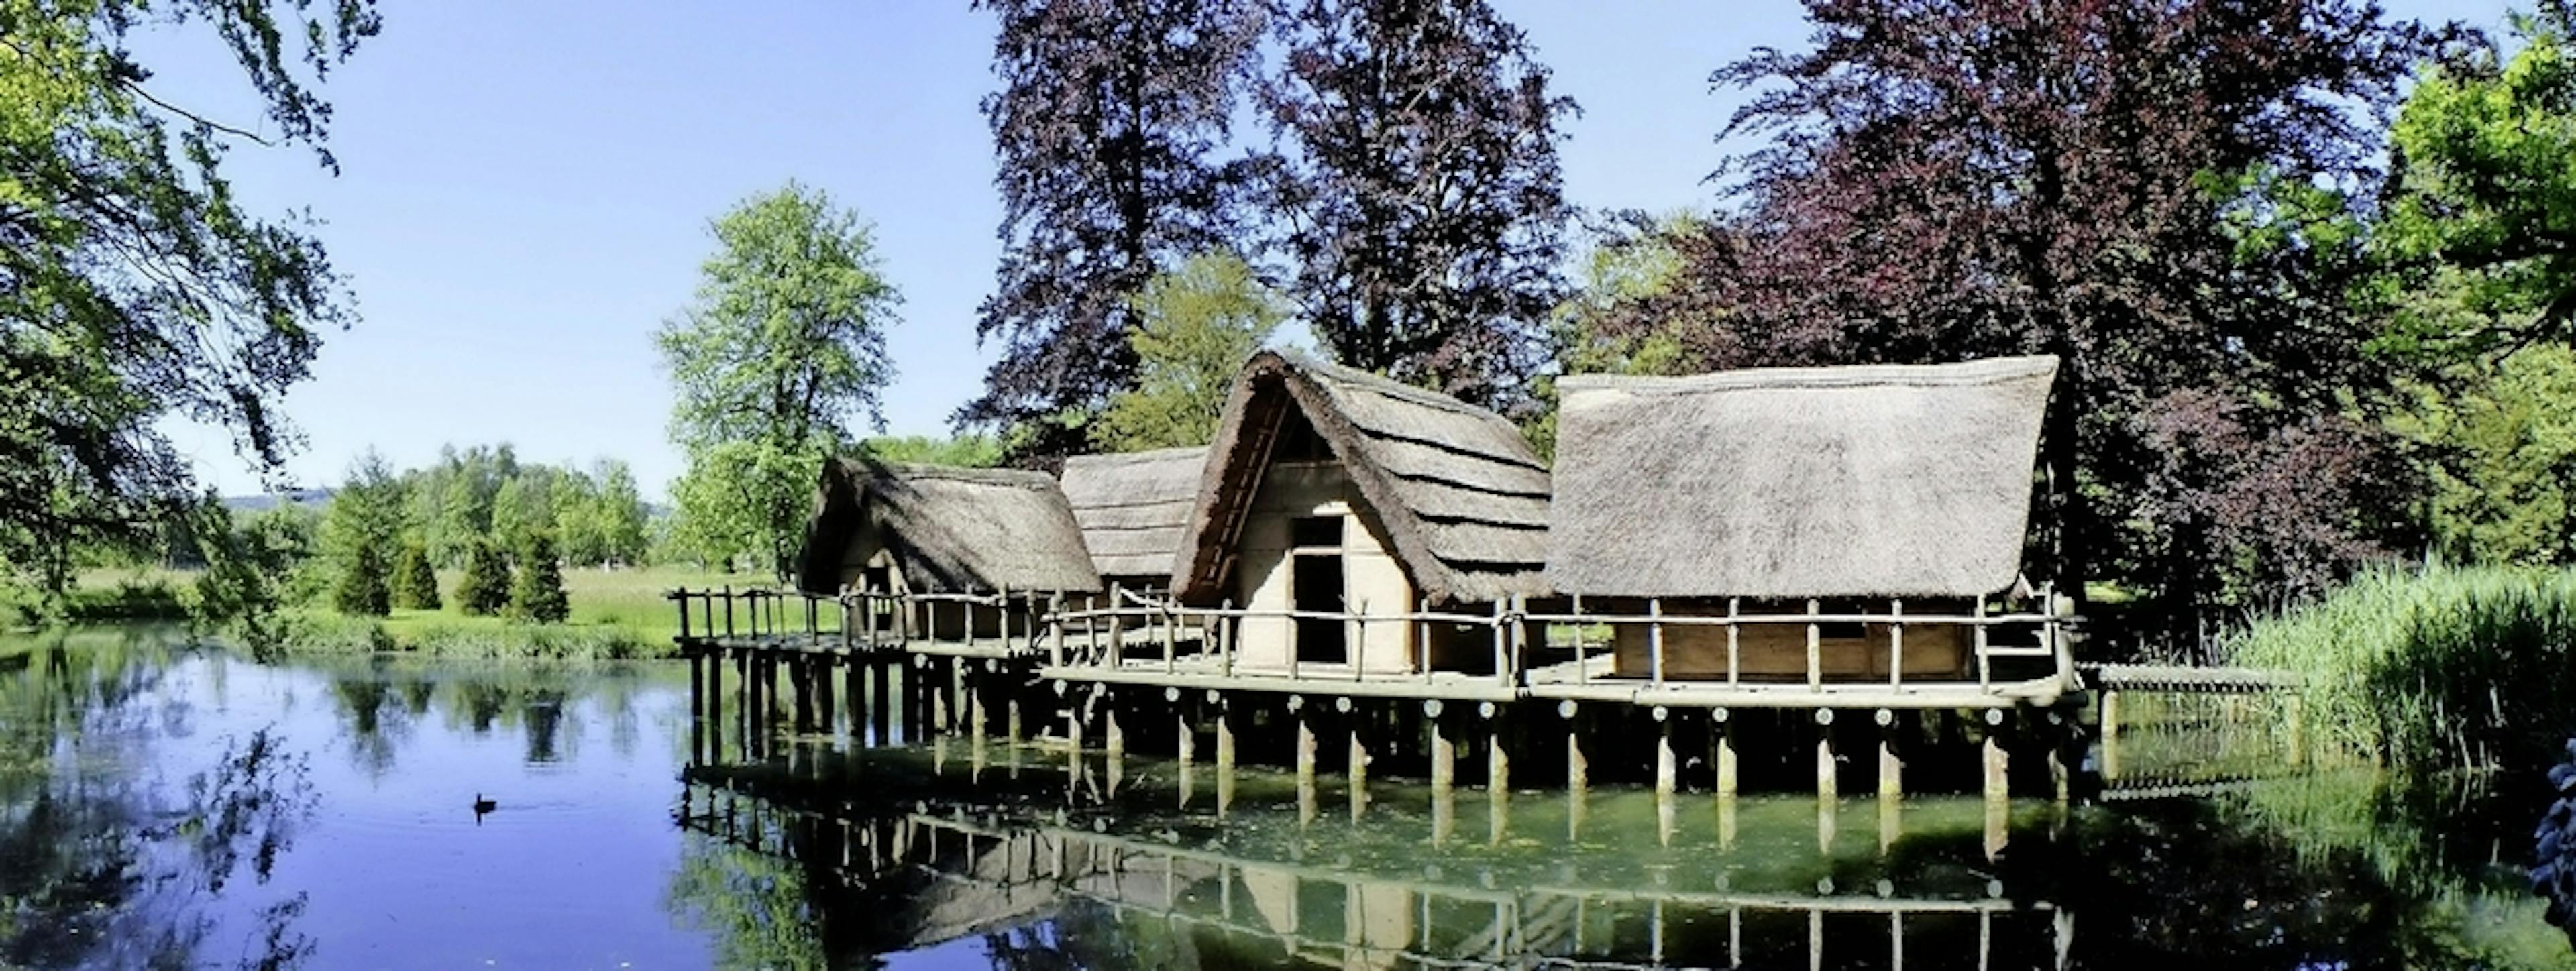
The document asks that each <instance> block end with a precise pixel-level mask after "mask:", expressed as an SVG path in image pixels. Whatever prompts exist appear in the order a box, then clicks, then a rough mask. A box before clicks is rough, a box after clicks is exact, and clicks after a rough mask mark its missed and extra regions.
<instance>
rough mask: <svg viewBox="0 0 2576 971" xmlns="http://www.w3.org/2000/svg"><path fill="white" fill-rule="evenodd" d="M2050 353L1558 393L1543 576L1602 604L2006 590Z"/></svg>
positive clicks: (2016, 560)
mask: <svg viewBox="0 0 2576 971" xmlns="http://www.w3.org/2000/svg"><path fill="white" fill-rule="evenodd" d="M2056 375H2057V359H2056V358H2053V357H2021V358H2004V359H1997V360H1989V361H1975V362H1970V363H1966V364H1944V365H1935V366H1929V367H1909V366H1879V367H1846V368H1790V369H1778V370H1756V371H1733V372H1722V373H1718V374H1704V375H1698V376H1694V377H1682V378H1656V377H1609V376H1599V375H1585V376H1579V377H1569V378H1566V379H1564V380H1563V381H1561V382H1559V383H1558V388H1560V389H1561V390H1562V391H1563V392H1564V399H1563V405H1562V408H1563V410H1562V411H1561V412H1560V413H1559V415H1558V418H1557V429H1558V431H1557V471H1556V489H1557V491H1556V502H1555V504H1554V512H1553V514H1552V518H1551V519H1550V521H1549V526H1550V529H1549V536H1550V538H1551V539H1550V543H1551V549H1550V552H1549V557H1548V579H1549V580H1550V581H1552V582H1553V583H1554V585H1555V586H1556V587H1557V588H1558V589H1559V590H1560V591H1561V592H1564V593H1572V594H1584V595H1600V596H1636V597H1686V596H1743V597H1902V596H1923V597H1938V596H1979V595H1984V594H1988V593H1993V592H1995V591H1998V590H2002V589H2004V588H2006V587H2009V586H2011V585H2012V584H2013V581H2014V579H2015V577H2016V576H2017V575H2018V573H2019V570H2020V564H2021V551H2022V539H2023V533H2024V531H2025V529H2026V528H2027V524H2028V519H2029V514H2030V494H2031V484H2032V478H2031V468H2032V459H2033V453H2034V450H2035V449H2036V448H2037V447H2038V441H2039V430H2040V420H2041V417H2042V415H2043V413H2044V412H2045V410H2046V408H2047V404H2048V395H2049V388H2050V385H2051V383H2052V382H2053V381H2054V380H2055V379H2056Z"/></svg>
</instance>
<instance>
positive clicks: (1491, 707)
mask: <svg viewBox="0 0 2576 971" xmlns="http://www.w3.org/2000/svg"><path fill="white" fill-rule="evenodd" d="M1476 711H1477V713H1478V714H1480V715H1483V716H1484V718H1485V738H1486V741H1485V799H1486V803H1487V806H1488V807H1489V809H1490V810H1491V813H1490V816H1489V819H1490V823H1489V824H1488V827H1487V830H1488V832H1487V837H1486V839H1487V840H1488V841H1489V842H1491V843H1493V844H1494V845H1497V846H1499V845H1501V844H1502V842H1503V834H1504V833H1506V832H1509V831H1510V830H1511V810H1512V746H1511V735H1510V731H1511V715H1510V713H1508V712H1505V711H1503V710H1502V709H1501V708H1499V707H1497V706H1496V705H1495V704H1494V703H1493V702H1490V701H1487V702H1482V703H1480V704H1478V705H1477V706H1476Z"/></svg>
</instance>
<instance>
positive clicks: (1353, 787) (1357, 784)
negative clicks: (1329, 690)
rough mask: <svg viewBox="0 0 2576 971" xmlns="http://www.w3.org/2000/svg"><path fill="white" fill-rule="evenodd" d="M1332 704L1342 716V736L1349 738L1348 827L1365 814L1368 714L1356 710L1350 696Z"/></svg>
mask: <svg viewBox="0 0 2576 971" xmlns="http://www.w3.org/2000/svg"><path fill="white" fill-rule="evenodd" d="M1333 704H1334V706H1335V707H1336V708H1338V709H1339V710H1340V712H1341V714H1342V724H1343V725H1344V726H1345V728H1346V731H1345V732H1344V733H1343V734H1344V735H1346V736H1347V737H1348V739H1349V743H1348V745H1347V748H1348V749H1349V752H1348V756H1349V759H1350V768H1349V769H1348V770H1347V774H1348V776H1349V780H1350V794H1351V824H1352V825H1354V826H1356V825H1358V824H1359V821H1360V819H1361V818H1362V817H1364V816H1366V815H1367V814H1368V800H1369V795H1368V770H1369V750H1368V715H1369V712H1368V710H1367V709H1365V708H1361V707H1359V706H1358V705H1357V703H1356V702H1354V701H1352V700H1351V699H1350V698H1349V697H1342V698H1336V699H1334V700H1333Z"/></svg>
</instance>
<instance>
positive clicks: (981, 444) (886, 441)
mask: <svg viewBox="0 0 2576 971" xmlns="http://www.w3.org/2000/svg"><path fill="white" fill-rule="evenodd" d="M858 451H859V453H860V454H862V455H866V456H868V457H870V458H874V459H876V460H878V461H881V462H901V463H905V464H908V465H947V466H955V467H959V468H969V469H989V468H992V467H994V466H997V465H1000V464H1002V460H1003V459H1004V458H1005V457H1006V448H1005V446H1003V444H1002V440H1001V439H998V438H995V437H993V436H991V435H959V436H957V437H955V438H933V437H931V436H928V435H878V436H873V437H870V438H867V439H863V440H861V441H860V442H859V448H858Z"/></svg>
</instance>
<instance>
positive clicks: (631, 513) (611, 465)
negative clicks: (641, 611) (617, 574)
mask: <svg viewBox="0 0 2576 971" xmlns="http://www.w3.org/2000/svg"><path fill="white" fill-rule="evenodd" d="M644 520H645V514H644V497H643V496H642V495H639V494H638V493H637V492H636V491H635V472H634V470H632V469H629V468H627V466H626V463H624V462H620V461H617V460H616V459H609V460H607V461H604V462H601V463H600V464H599V496H598V506H597V509H596V512H595V514H594V524H595V528H597V529H598V530H599V536H600V542H601V544H602V546H601V549H602V552H604V553H605V554H606V556H605V557H604V558H603V560H602V562H604V563H605V564H607V565H609V566H635V565H637V564H640V563H643V562H644V556H645V547H646V544H645V537H644Z"/></svg>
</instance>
